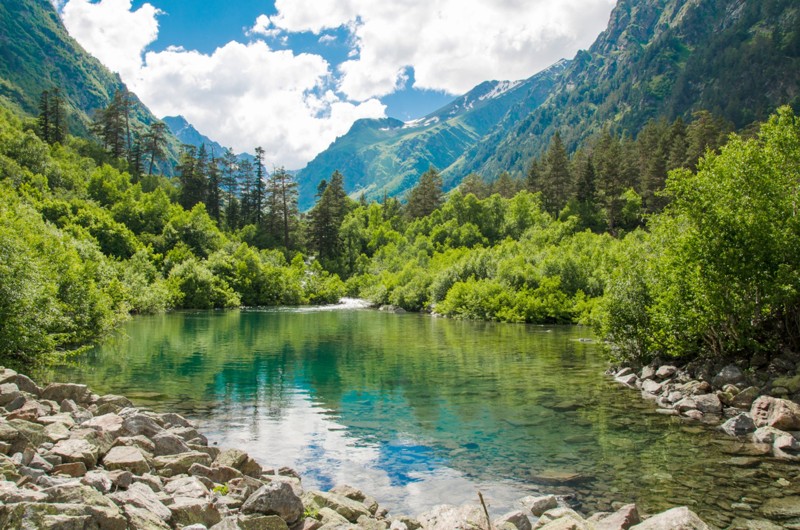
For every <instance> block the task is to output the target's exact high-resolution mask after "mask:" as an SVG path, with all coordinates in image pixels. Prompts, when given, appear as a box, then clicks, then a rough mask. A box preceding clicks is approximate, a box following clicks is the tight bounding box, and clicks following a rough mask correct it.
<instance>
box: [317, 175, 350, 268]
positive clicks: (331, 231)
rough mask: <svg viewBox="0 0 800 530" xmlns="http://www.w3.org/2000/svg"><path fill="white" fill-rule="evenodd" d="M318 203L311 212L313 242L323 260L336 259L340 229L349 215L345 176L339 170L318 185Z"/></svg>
mask: <svg viewBox="0 0 800 530" xmlns="http://www.w3.org/2000/svg"><path fill="white" fill-rule="evenodd" d="M317 197H318V200H317V204H316V205H314V208H313V209H312V210H311V211H310V212H309V214H308V217H309V221H310V224H309V232H310V239H311V244H312V247H313V248H314V250H315V251H316V252H317V255H318V256H319V258H320V259H321V260H327V259H335V258H336V257H337V256H338V255H339V253H340V251H341V241H340V239H339V229H340V227H341V225H342V221H344V218H345V215H347V194H346V193H345V191H344V177H343V176H342V174H341V173H339V172H338V171H334V172H333V175H331V180H330V183H328V182H326V181H325V180H323V181H321V182H320V183H319V186H318V187H317Z"/></svg>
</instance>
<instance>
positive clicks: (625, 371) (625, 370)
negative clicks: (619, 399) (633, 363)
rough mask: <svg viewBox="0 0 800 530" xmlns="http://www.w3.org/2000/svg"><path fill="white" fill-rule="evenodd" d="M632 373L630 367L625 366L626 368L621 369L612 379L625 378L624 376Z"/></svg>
mask: <svg viewBox="0 0 800 530" xmlns="http://www.w3.org/2000/svg"><path fill="white" fill-rule="evenodd" d="M632 373H633V370H631V369H630V367H628V366H626V367H624V368H622V369H621V370H620V371H619V372H617V373H616V374H614V377H625V376H626V375H630V374H632Z"/></svg>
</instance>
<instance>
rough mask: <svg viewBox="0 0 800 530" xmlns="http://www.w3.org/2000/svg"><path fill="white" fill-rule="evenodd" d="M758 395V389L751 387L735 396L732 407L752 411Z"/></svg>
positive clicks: (731, 403)
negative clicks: (751, 408)
mask: <svg viewBox="0 0 800 530" xmlns="http://www.w3.org/2000/svg"><path fill="white" fill-rule="evenodd" d="M758 394H759V391H758V389H757V388H756V387H754V386H749V387H747V388H745V389H744V390H742V391H741V392H739V393H738V394H736V395H735V396H733V399H731V402H730V405H731V406H732V407H736V408H738V409H750V407H751V406H752V405H753V401H755V400H756V398H757V397H758Z"/></svg>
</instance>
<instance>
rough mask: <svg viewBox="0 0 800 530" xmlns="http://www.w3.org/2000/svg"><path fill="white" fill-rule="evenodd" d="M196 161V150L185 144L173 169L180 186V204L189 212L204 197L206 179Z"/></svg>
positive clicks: (197, 158)
mask: <svg viewBox="0 0 800 530" xmlns="http://www.w3.org/2000/svg"><path fill="white" fill-rule="evenodd" d="M198 160H199V157H198V150H197V148H196V147H195V146H193V145H188V144H185V145H184V146H183V148H182V151H181V156H180V160H179V162H178V165H177V167H176V168H175V169H176V170H177V172H178V181H179V182H180V185H181V189H180V204H181V206H183V207H184V208H185V209H187V210H191V209H192V208H193V207H194V205H195V204H197V203H199V202H203V200H204V199H205V197H206V178H205V175H203V173H202V168H201V167H200V166H201V164H199V163H198Z"/></svg>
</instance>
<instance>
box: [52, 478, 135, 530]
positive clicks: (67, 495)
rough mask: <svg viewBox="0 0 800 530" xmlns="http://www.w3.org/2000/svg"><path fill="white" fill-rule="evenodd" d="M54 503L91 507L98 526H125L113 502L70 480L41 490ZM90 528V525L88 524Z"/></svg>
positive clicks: (122, 517) (94, 490) (125, 523)
mask: <svg viewBox="0 0 800 530" xmlns="http://www.w3.org/2000/svg"><path fill="white" fill-rule="evenodd" d="M43 493H46V494H47V495H48V496H49V497H50V501H51V502H54V503H67V504H78V505H85V506H89V507H91V510H90V512H91V514H92V518H93V520H95V521H97V525H98V526H99V527H100V528H120V529H121V530H122V529H125V528H127V522H126V521H125V517H124V516H123V515H122V513H121V512H120V510H119V508H118V507H117V505H116V504H114V502H113V501H112V500H111V499H109V498H108V497H106V496H104V495H103V494H102V493H100V492H99V491H97V490H96V489H94V488H91V487H89V486H85V485H83V484H81V483H79V482H77V481H71V482H67V483H64V484H60V485H57V486H53V487H50V488H47V489H45V490H43ZM88 527H89V528H91V525H88Z"/></svg>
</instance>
